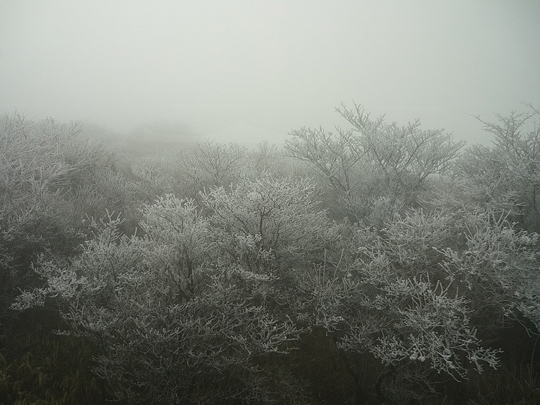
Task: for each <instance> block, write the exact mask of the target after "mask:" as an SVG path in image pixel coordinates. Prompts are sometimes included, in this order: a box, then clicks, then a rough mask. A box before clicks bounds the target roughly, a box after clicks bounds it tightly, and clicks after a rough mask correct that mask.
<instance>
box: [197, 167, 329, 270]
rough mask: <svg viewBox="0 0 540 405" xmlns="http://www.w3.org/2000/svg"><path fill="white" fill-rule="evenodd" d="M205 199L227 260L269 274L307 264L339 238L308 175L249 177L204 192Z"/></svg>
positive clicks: (214, 234)
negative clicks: (234, 183) (294, 176)
mask: <svg viewBox="0 0 540 405" xmlns="http://www.w3.org/2000/svg"><path fill="white" fill-rule="evenodd" d="M203 202H204V205H205V206H206V207H208V208H209V209H210V212H211V216H210V217H209V221H210V223H211V224H212V229H213V238H214V240H215V243H216V245H217V247H218V249H219V251H220V252H221V253H222V254H223V257H222V260H225V262H229V263H235V264H239V265H241V266H243V267H245V268H246V269H249V270H250V271H254V272H258V273H264V274H270V273H272V272H273V271H276V270H281V271H288V270H291V269H292V268H293V267H295V266H305V263H308V264H309V263H310V262H312V261H313V260H315V258H317V257H318V258H320V257H322V254H321V253H323V251H324V249H325V248H327V247H331V246H332V245H333V243H334V241H335V240H336V238H337V228H336V227H335V226H334V225H333V224H332V223H331V222H330V221H329V220H328V218H327V215H326V212H325V211H324V210H322V209H321V208H319V203H318V202H317V200H316V199H315V198H314V186H313V184H312V183H311V182H309V181H308V180H304V179H292V178H288V179H275V178H272V177H269V176H263V177H261V178H259V179H253V180H250V179H244V180H243V181H240V182H239V183H238V184H237V185H234V186H232V189H231V190H230V191H227V190H225V189H224V188H222V187H221V188H214V189H211V190H209V191H207V192H205V193H204V194H203Z"/></svg>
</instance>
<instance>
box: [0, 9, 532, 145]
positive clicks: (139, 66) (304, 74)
mask: <svg viewBox="0 0 540 405" xmlns="http://www.w3.org/2000/svg"><path fill="white" fill-rule="evenodd" d="M539 16H540V4H539V3H538V2H537V1H534V0H529V1H519V2H509V1H500V0H497V1H491V0H489V1H488V0H480V1H452V2H444V1H422V0H413V1H407V2H403V1H351V0H349V1H338V2H334V1H304V0H298V1H249V0H233V1H196V2H188V1H152V2H150V1H122V0H118V1H91V2H78V1H70V0H64V1H62V0H54V1H11V0H4V1H2V2H0V94H1V97H0V111H2V112H4V113H12V112H14V111H15V110H16V111H18V112H19V113H21V114H24V115H26V116H27V117H29V118H31V119H42V118H44V117H46V116H51V117H54V118H56V119H59V120H62V121H70V120H79V121H83V122H93V123H97V124H99V125H103V126H105V127H107V128H109V129H111V130H113V131H115V132H130V131H133V130H134V129H136V128H139V127H141V126H143V125H145V124H148V123H156V122H158V123H167V124H168V125H178V124H182V125H185V126H189V127H190V128H191V130H192V132H195V133H197V134H199V135H200V136H203V137H214V138H219V137H221V138H223V139H222V140H226V141H232V140H235V139H234V135H233V133H234V132H235V130H236V131H238V127H241V128H243V130H242V131H239V132H243V133H241V134H240V135H239V139H240V140H244V139H245V138H247V137H252V138H255V139H256V140H259V139H266V138H269V137H270V138H272V137H275V138H278V139H283V138H284V137H285V135H286V134H287V133H288V132H289V131H291V130H294V129H298V128H300V127H302V126H304V125H305V126H310V127H316V126H319V125H322V126H324V127H326V128H328V129H331V128H333V126H334V125H336V124H337V125H339V124H342V121H340V120H339V119H338V118H339V117H338V116H337V115H336V114H335V112H334V108H335V107H336V106H337V105H339V103H341V102H345V103H351V102H352V101H355V102H358V103H361V104H362V105H364V106H366V107H367V108H369V109H370V111H372V113H373V114H374V115H380V114H387V117H388V119H389V120H391V121H394V120H396V121H398V122H400V123H403V124H406V123H407V122H408V121H411V120H414V119H417V118H419V119H421V120H422V122H423V123H424V124H425V125H426V126H427V127H429V128H444V129H446V130H447V131H449V132H452V133H454V134H455V136H456V137H457V138H458V139H464V140H471V139H472V140H474V141H477V142H482V143H489V140H488V139H487V136H486V135H485V134H483V133H482V130H481V126H479V125H478V123H477V122H476V121H475V119H474V118H473V116H474V115H481V116H482V118H484V119H492V118H493V117H494V115H495V114H505V113H507V112H508V111H511V110H515V109H519V108H520V107H521V103H533V104H538V103H539V99H538V97H539V94H540V76H539V75H538V66H540V41H538V38H540V26H539V25H538V18H539ZM246 128H248V129H246ZM225 137H227V138H226V139H225Z"/></svg>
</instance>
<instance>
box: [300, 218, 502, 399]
mask: <svg viewBox="0 0 540 405" xmlns="http://www.w3.org/2000/svg"><path fill="white" fill-rule="evenodd" d="M461 219H462V221H461V222H460V221H456V213H455V212H452V211H450V212H444V211H439V212H435V211H434V212H430V213H426V212H424V211H422V210H413V211H410V212H409V213H408V214H406V215H404V216H399V215H398V216H395V217H394V219H393V220H392V221H388V222H386V224H385V226H384V227H383V228H382V229H381V230H379V231H378V230H376V229H373V228H362V227H356V228H353V229H355V231H354V233H353V235H352V238H351V247H350V251H349V252H350V253H347V254H351V253H352V254H353V256H354V257H355V261H354V262H353V263H352V264H350V261H349V263H348V262H347V260H343V261H342V262H341V263H342V264H343V265H338V266H335V267H332V266H326V267H322V268H321V269H320V270H319V271H318V272H315V273H313V276H312V277H308V278H306V280H305V283H304V284H303V286H304V287H305V292H306V297H307V298H306V302H307V303H309V305H310V308H311V312H310V314H311V318H310V322H311V323H312V324H314V325H318V326H321V327H323V328H324V329H326V330H327V331H328V332H329V333H332V335H333V336H334V339H335V341H336V345H337V347H338V348H339V349H340V350H342V351H343V353H344V354H345V355H346V356H347V358H349V362H350V363H351V364H352V366H351V367H349V370H350V372H351V374H353V377H355V378H356V379H358V378H359V377H358V374H359V373H360V372H361V370H359V369H358V368H356V366H355V364H356V363H358V362H359V361H362V360H361V359H362V358H365V357H366V356H372V357H375V358H376V359H379V360H380V362H381V366H382V367H383V368H382V371H381V372H380V374H379V375H378V377H377V382H376V384H375V387H373V390H374V391H376V392H377V394H378V395H379V397H380V400H381V401H383V400H386V399H388V398H391V397H393V398H394V399H396V398H401V400H403V398H405V397H420V396H422V395H425V394H426V393H429V392H433V390H434V388H435V385H434V384H435V382H436V381H437V380H439V381H440V379H441V377H438V375H439V374H442V375H447V376H451V377H453V378H454V379H456V380H459V381H462V380H464V379H466V378H468V374H469V372H470V370H471V368H475V369H476V370H477V371H478V372H483V371H484V370H485V368H486V367H491V368H496V367H497V366H498V364H499V358H498V357H499V356H498V349H497V348H489V347H486V346H484V345H483V344H482V342H481V340H480V338H479V337H478V336H477V330H476V325H474V323H473V319H475V316H476V315H477V312H478V311H480V309H481V304H480V303H478V302H475V301H473V300H471V297H470V295H469V294H467V292H466V291H465V290H466V287H465V285H464V284H463V282H462V281H458V280H457V278H456V277H449V273H448V269H447V268H446V266H443V264H444V263H445V261H446V260H447V254H446V253H445V251H444V249H448V250H449V251H460V252H461V251H463V250H464V249H466V247H467V239H466V237H465V234H464V232H465V231H466V230H467V224H471V223H474V221H477V220H478V218H477V216H474V215H471V216H470V218H465V217H463V216H462V217H461ZM354 246H356V247H354ZM347 263H348V264H347ZM486 293H487V291H486ZM486 299H488V298H486ZM442 378H444V377H442ZM385 398H386V399H385Z"/></svg>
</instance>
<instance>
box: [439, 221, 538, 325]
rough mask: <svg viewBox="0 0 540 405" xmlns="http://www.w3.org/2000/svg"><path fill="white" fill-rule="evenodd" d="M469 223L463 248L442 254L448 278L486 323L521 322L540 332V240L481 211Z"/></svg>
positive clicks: (535, 234) (448, 250)
mask: <svg viewBox="0 0 540 405" xmlns="http://www.w3.org/2000/svg"><path fill="white" fill-rule="evenodd" d="M473 219H474V221H469V223H468V227H467V231H466V247H465V248H464V249H460V250H457V249H451V248H447V249H445V250H443V251H442V252H441V253H443V254H444V256H445V260H444V261H443V263H442V264H443V266H444V269H445V271H446V272H447V273H448V277H449V278H450V279H451V280H453V281H454V282H455V283H459V284H460V285H462V286H463V288H462V290H461V294H463V295H466V296H467V297H468V298H469V299H470V300H471V301H472V303H473V307H474V308H475V309H477V311H478V314H477V315H482V316H484V317H486V318H489V319H492V320H496V321H498V322H503V321H504V317H508V316H509V317H511V318H516V319H518V320H519V319H520V318H521V317H525V318H526V319H528V320H529V321H530V322H532V324H533V325H534V326H535V328H536V330H535V331H534V332H535V333H540V324H539V323H538V319H539V316H540V293H539V291H540V271H539V269H540V253H539V248H540V240H539V235H538V234H537V233H530V232H526V231H523V230H519V229H516V228H515V225H514V224H512V223H510V222H508V221H507V219H506V217H505V216H498V215H494V214H493V213H489V212H485V213H484V214H479V215H477V216H475V217H474V218H473Z"/></svg>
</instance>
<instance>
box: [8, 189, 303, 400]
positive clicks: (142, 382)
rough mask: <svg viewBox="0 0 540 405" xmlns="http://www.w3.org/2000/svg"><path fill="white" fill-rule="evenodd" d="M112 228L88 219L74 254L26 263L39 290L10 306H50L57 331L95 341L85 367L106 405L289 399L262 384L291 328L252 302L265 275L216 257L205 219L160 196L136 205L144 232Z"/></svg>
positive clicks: (111, 222)
mask: <svg viewBox="0 0 540 405" xmlns="http://www.w3.org/2000/svg"><path fill="white" fill-rule="evenodd" d="M120 224H121V221H120V220H119V219H118V218H114V217H112V216H110V217H109V218H108V220H106V221H103V222H101V223H100V222H94V223H93V225H94V226H95V228H96V234H95V237H94V238H93V239H91V240H89V241H87V242H86V243H85V245H84V246H83V248H82V253H81V255H79V256H77V257H76V258H73V259H71V260H70V261H68V262H64V263H61V262H55V261H44V262H43V263H41V264H40V265H39V266H37V267H36V271H37V272H38V273H39V274H40V275H41V276H43V277H44V278H45V280H46V284H45V286H44V287H43V288H39V289H35V290H33V291H27V292H25V293H23V294H22V295H21V296H19V298H18V300H17V301H16V303H15V304H14V305H13V309H17V310H22V309H25V308H29V307H35V306H41V305H44V303H45V302H46V301H48V300H51V302H54V303H56V305H57V306H58V308H59V310H60V313H61V316H62V318H63V319H64V320H65V321H66V322H67V324H68V325H69V329H68V330H66V331H59V333H69V334H74V335H78V336H85V337H87V338H90V339H91V340H92V341H94V342H95V344H96V345H97V347H98V348H99V349H100V354H99V355H98V356H97V358H96V364H95V368H94V371H95V372H96V373H97V374H98V375H99V376H101V377H103V378H104V379H105V380H106V381H107V384H108V386H109V388H110V390H111V392H112V394H113V395H114V396H115V397H116V398H117V399H125V400H128V401H130V402H131V403H179V402H181V401H185V400H187V401H191V402H204V403H226V402H227V401H234V400H243V401H245V402H248V403H249V402H251V403H260V400H261V398H263V397H264V398H267V402H271V400H270V399H272V401H275V402H278V403H279V402H280V401H283V399H284V398H285V397H287V396H290V395H293V396H294V395H295V393H294V392H280V391H279V389H276V388H275V387H274V388H272V386H271V385H267V386H261V381H274V382H273V383H272V384H277V385H279V381H275V380H273V379H272V378H274V377H273V376H272V375H267V374H266V373H267V372H268V371H267V370H268V369H267V368H266V367H265V368H261V367H260V364H261V363H270V364H271V362H270V360H271V358H273V357H275V356H281V355H283V354H285V353H286V352H287V350H289V349H290V348H291V347H292V346H291V342H292V341H294V340H295V339H297V338H298V335H299V333H300V330H299V329H298V328H297V327H296V326H295V324H294V322H293V320H292V319H291V318H290V317H289V316H288V315H287V314H286V313H283V312H280V311H279V310H274V309H272V307H271V306H270V305H269V304H268V302H267V301H265V300H263V299H261V291H263V290H265V286H266V285H268V283H269V282H270V278H269V277H266V276H263V275H260V274H256V273H253V272H251V271H250V270H249V269H247V268H243V267H241V266H238V265H236V266H232V265H226V264H223V263H221V262H219V261H216V255H215V253H216V247H215V241H214V240H213V239H212V238H211V237H210V234H211V233H212V230H211V228H210V226H209V225H210V222H209V221H208V220H207V219H206V218H204V217H203V216H202V215H201V213H200V210H199V209H198V208H197V207H196V206H195V205H194V202H193V201H190V200H178V199H176V198H175V197H173V196H170V195H169V196H165V197H163V198H160V199H158V200H157V201H156V202H155V203H154V204H152V205H146V206H145V207H144V208H143V220H142V222H141V227H142V228H143V229H144V231H145V235H144V237H139V236H136V235H135V236H132V237H127V236H125V235H122V234H121V233H120V232H119V231H118V227H119V226H120ZM288 378H289V377H288ZM291 381H292V380H291V378H289V380H288V381H287V383H288V384H290V383H291ZM269 384H270V383H269ZM294 385H295V384H294V383H293V386H294ZM296 387H297V388H298V387H299V386H296ZM298 389H299V388H298ZM300 391H301V390H299V391H298V393H299V395H300V393H301V392H300Z"/></svg>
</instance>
